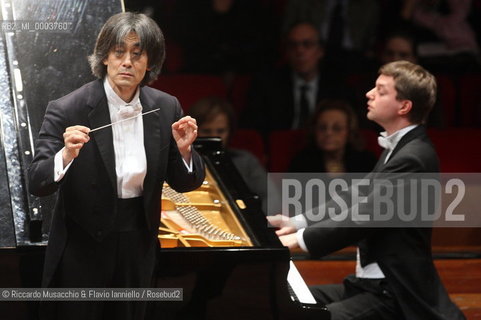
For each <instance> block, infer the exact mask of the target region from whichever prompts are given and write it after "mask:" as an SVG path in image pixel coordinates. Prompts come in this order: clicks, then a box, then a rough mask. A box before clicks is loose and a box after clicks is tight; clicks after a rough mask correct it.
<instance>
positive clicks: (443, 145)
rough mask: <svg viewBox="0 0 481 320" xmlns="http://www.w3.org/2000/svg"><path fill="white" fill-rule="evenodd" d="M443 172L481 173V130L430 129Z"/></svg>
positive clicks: (429, 132)
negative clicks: (480, 146)
mask: <svg viewBox="0 0 481 320" xmlns="http://www.w3.org/2000/svg"><path fill="white" fill-rule="evenodd" d="M428 134H429V137H430V138H431V140H432V142H433V144H434V146H435V148H436V151H437V152H438V155H439V160H440V162H441V172H481V148H479V145H480V143H479V141H481V129H476V128H452V129H429V130H428Z"/></svg>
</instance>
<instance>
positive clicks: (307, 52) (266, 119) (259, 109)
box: [240, 22, 349, 134]
mask: <svg viewBox="0 0 481 320" xmlns="http://www.w3.org/2000/svg"><path fill="white" fill-rule="evenodd" d="M284 45H285V55H286V59H287V65H286V66H283V67H281V68H278V69H275V70H273V71H269V72H263V73H261V74H259V76H257V77H256V78H255V79H254V80H253V83H252V86H251V89H250V92H249V97H248V102H247V107H246V109H245V110H244V111H243V113H242V115H241V119H240V126H241V127H244V128H252V129H257V130H259V131H260V132H262V133H264V134H268V133H269V132H270V131H273V130H285V129H298V128H303V126H304V125H305V124H306V120H307V119H308V118H309V116H310V115H312V114H313V113H314V110H315V108H316V105H317V103H318V102H319V101H320V100H321V99H322V98H328V97H336V96H337V97H339V96H340V95H338V92H339V91H340V90H338V86H337V83H338V82H339V81H338V80H335V79H334V78H332V77H330V76H328V75H326V74H325V73H323V71H322V59H323V57H324V47H323V45H322V43H321V40H320V36H319V31H318V30H317V29H316V27H315V26H313V25H312V24H310V23H306V22H300V23H296V24H294V25H293V26H292V27H291V28H290V29H289V31H288V32H287V35H286V38H285V43H284ZM342 93H343V94H344V95H345V94H346V90H345V89H344V91H343V92H342ZM348 98H349V97H348Z"/></svg>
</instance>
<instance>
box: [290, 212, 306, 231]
mask: <svg viewBox="0 0 481 320" xmlns="http://www.w3.org/2000/svg"><path fill="white" fill-rule="evenodd" d="M289 223H290V224H291V225H293V226H294V227H296V229H297V230H299V229H304V228H306V227H307V220H306V217H304V215H302V214H298V215H297V216H294V217H292V218H290V219H289Z"/></svg>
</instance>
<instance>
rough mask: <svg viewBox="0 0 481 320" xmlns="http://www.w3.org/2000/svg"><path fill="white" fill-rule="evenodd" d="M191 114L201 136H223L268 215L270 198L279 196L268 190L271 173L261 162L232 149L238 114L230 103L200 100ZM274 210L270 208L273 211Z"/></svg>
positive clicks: (214, 98) (192, 108)
mask: <svg viewBox="0 0 481 320" xmlns="http://www.w3.org/2000/svg"><path fill="white" fill-rule="evenodd" d="M189 115H190V116H191V117H193V118H194V119H196V120H197V126H198V127H199V129H198V136H199V137H220V138H221V139H222V144H223V145H224V150H225V152H226V154H227V155H228V156H229V157H230V158H231V159H232V162H233V163H234V165H235V167H236V168H237V170H238V171H239V173H240V174H241V176H242V178H243V179H244V181H245V183H246V184H247V186H248V187H249V189H250V191H251V192H253V193H255V194H257V195H258V196H259V197H260V200H261V201H262V210H263V211H264V212H268V211H267V210H268V207H267V202H268V197H276V198H272V200H271V201H272V202H270V203H275V201H274V199H277V198H278V195H277V193H276V192H275V191H274V190H272V189H271V188H269V192H268V188H267V172H266V170H265V169H264V167H263V166H262V165H261V163H260V162H259V160H258V159H257V158H256V157H255V156H254V155H253V154H252V153H250V152H249V151H246V150H241V149H234V148H230V147H229V141H230V138H231V137H232V134H233V132H234V129H235V127H236V125H235V118H234V112H233V110H232V106H231V105H230V103H229V102H227V101H226V100H224V99H221V98H216V97H210V98H204V99H201V100H199V101H198V102H197V103H195V104H194V105H193V106H192V107H191V108H190V109H189ZM269 209H270V208H269Z"/></svg>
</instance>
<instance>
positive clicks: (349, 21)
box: [284, 0, 379, 71]
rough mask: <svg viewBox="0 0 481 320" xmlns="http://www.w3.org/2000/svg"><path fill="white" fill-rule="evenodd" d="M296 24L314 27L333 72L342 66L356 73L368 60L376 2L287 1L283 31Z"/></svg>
mask: <svg viewBox="0 0 481 320" xmlns="http://www.w3.org/2000/svg"><path fill="white" fill-rule="evenodd" d="M296 21H309V22H311V23H312V24H313V25H315V26H316V28H317V30H318V31H319V32H320V36H321V40H322V41H323V42H324V43H325V44H326V60H327V61H329V64H330V65H331V66H332V64H334V66H333V67H334V69H336V67H339V66H343V67H344V68H347V69H349V70H350V71H353V70H354V71H359V70H360V69H362V68H363V67H364V66H365V65H366V64H365V63H363V62H365V60H366V59H367V58H369V57H370V56H371V57H372V52H371V49H372V45H373V44H374V42H375V38H376V32H377V25H378V22H379V4H378V1H376V0H289V1H288V2H287V6H286V10H285V20H284V30H287V29H288V28H289V27H290V26H291V25H292V24H293V23H295V22H296Z"/></svg>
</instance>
